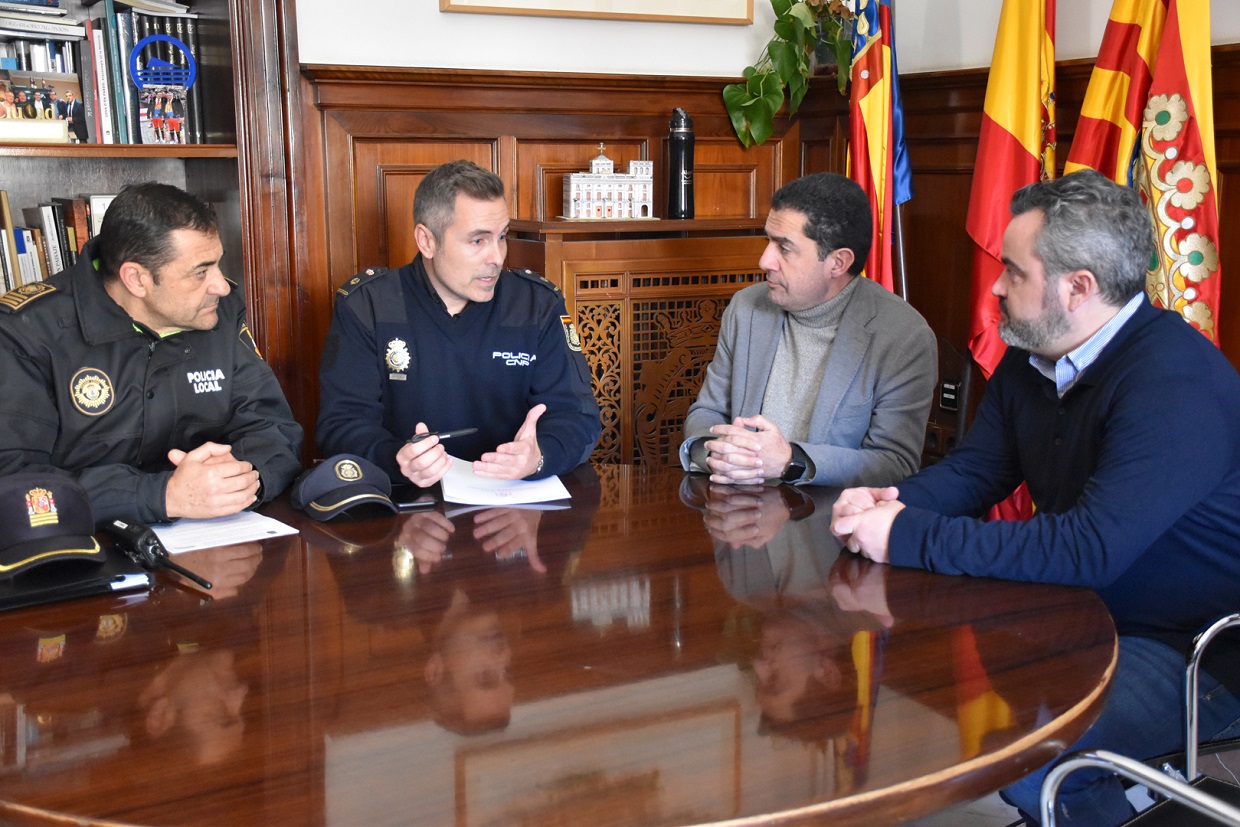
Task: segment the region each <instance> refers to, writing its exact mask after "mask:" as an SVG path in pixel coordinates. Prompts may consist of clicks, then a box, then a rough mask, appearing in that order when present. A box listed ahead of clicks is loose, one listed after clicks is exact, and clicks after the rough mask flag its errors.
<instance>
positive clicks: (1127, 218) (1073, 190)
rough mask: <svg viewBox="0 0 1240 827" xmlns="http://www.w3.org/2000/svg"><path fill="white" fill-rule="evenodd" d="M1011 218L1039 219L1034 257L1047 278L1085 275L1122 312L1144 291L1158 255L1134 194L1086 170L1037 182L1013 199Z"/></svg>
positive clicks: (1147, 218)
mask: <svg viewBox="0 0 1240 827" xmlns="http://www.w3.org/2000/svg"><path fill="white" fill-rule="evenodd" d="M1011 210H1012V215H1013V216H1014V217H1015V216H1018V215H1021V214H1022V213H1026V212H1029V211H1031V210H1038V211H1040V212H1041V213H1042V220H1043V224H1042V230H1041V232H1039V233H1038V238H1037V240H1036V241H1035V242H1034V252H1035V253H1036V254H1037V256H1038V258H1039V259H1041V260H1042V265H1043V266H1044V267H1045V268H1046V277H1047V278H1048V279H1050V278H1058V277H1059V276H1062V275H1063V274H1065V273H1070V272H1072V271H1073V270H1088V271H1090V272H1091V273H1093V274H1094V279H1095V280H1096V281H1097V282H1098V292H1099V294H1100V295H1101V296H1102V300H1103V301H1105V302H1106V303H1107V304H1109V305H1112V306H1114V307H1122V306H1123V305H1125V304H1127V302H1128V300H1129V299H1131V298H1132V297H1133V296H1135V295H1136V294H1137V293H1140V292H1141V291H1143V290H1144V289H1145V277H1146V273H1147V271H1148V270H1149V269H1150V264H1151V262H1152V261H1153V259H1154V256H1155V254H1156V253H1157V250H1158V248H1157V245H1156V244H1155V240H1154V222H1153V219H1152V218H1151V217H1150V213H1149V210H1147V209H1146V207H1145V205H1144V204H1142V203H1141V197H1140V196H1139V195H1138V194H1137V192H1136V190H1133V189H1129V188H1128V187H1121V186H1120V185H1119V184H1116V183H1115V182H1114V181H1111V180H1110V179H1109V178H1107V177H1106V176H1105V175H1103V174H1101V173H1099V172H1096V171H1095V170H1092V169H1085V170H1081V171H1079V172H1074V173H1072V174H1070V175H1065V176H1063V177H1062V178H1058V179H1056V180H1053V181H1039V182H1038V183H1036V184H1030V185H1028V186H1026V187H1022V188H1021V189H1019V190H1017V191H1016V194H1015V195H1013V196H1012V204H1011Z"/></svg>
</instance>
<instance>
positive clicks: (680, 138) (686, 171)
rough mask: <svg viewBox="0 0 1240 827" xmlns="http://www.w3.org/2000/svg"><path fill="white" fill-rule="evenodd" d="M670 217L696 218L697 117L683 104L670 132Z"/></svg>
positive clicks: (668, 169)
mask: <svg viewBox="0 0 1240 827" xmlns="http://www.w3.org/2000/svg"><path fill="white" fill-rule="evenodd" d="M667 160H668V164H667V217H668V218H693V120H692V119H691V118H690V117H689V116H688V115H686V114H685V110H683V109H681V108H680V107H679V106H678V107H676V108H675V109H673V110H672V124H671V131H669V132H668V134H667Z"/></svg>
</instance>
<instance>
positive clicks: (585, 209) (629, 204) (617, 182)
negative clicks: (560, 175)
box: [564, 144, 654, 219]
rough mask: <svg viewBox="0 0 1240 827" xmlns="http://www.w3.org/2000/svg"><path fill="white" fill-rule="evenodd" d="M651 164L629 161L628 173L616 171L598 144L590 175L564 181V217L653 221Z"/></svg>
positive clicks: (573, 174)
mask: <svg viewBox="0 0 1240 827" xmlns="http://www.w3.org/2000/svg"><path fill="white" fill-rule="evenodd" d="M653 197H654V161H629V171H628V173H627V174H625V173H619V172H615V170H614V165H613V164H612V162H611V159H610V158H608V157H607V156H606V155H604V154H603V145H602V144H599V145H598V157H597V158H595V159H594V160H593V161H591V162H590V171H589V172H574V173H571V174H570V175H567V176H565V178H564V212H565V215H564V217H565V218H603V219H607V218H612V219H616V218H654V205H653V202H652V198H653Z"/></svg>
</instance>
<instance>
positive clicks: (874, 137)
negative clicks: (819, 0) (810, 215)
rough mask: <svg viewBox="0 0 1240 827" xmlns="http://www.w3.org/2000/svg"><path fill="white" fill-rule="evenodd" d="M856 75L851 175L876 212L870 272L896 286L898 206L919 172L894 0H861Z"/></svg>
mask: <svg viewBox="0 0 1240 827" xmlns="http://www.w3.org/2000/svg"><path fill="white" fill-rule="evenodd" d="M851 75H852V91H851V93H850V94H849V102H848V130H849V135H848V169H849V176H850V177H851V178H852V179H853V180H854V181H856V182H857V183H858V184H860V185H861V188H862V189H864V190H865V192H866V195H868V196H869V199H870V211H871V213H872V214H873V216H874V229H873V231H872V238H871V245H870V256H869V259H868V260H867V261H866V265H865V275H866V276H868V277H869V278H871V279H873V280H874V281H876V282H878V283H879V284H881V285H883V287H886V288H887V289H888V290H891V289H893V287H894V284H895V279H894V277H893V275H892V258H893V255H892V250H891V245H892V239H893V237H894V227H895V217H894V205H897V204H903V203H904V202H905V201H907V200H909V199H910V198H912V197H913V171H912V167H911V165H910V164H909V159H908V150H907V148H906V146H905V143H904V112H903V108H902V107H901V105H900V85H899V82H898V78H897V76H896V57H895V35H894V30H893V28H892V21H891V3H890V0H857V10H856V28H855V29H854V31H853V57H852V70H851Z"/></svg>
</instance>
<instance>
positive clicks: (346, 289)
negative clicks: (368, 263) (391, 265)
mask: <svg viewBox="0 0 1240 827" xmlns="http://www.w3.org/2000/svg"><path fill="white" fill-rule="evenodd" d="M388 272H390V271H389V270H388V268H387V267H367V268H366V269H365V270H363V271H362V272H360V273H358V274H357V275H356V276H354V277H353V278H351V279H349V280H348V281H346V282H345V283H344V284H342V285H340V286H339V287H337V288H336V292H337V293H338V294H339V295H341V296H347V295H349V294H350V293H352V292H353V291H354V290H356V289H357V288H359V287H361V286H362V285H363V284H365V283H366V282H369V281H374V280H375V279H377V278H379V276H382V275H384V274H386V273H388Z"/></svg>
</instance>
